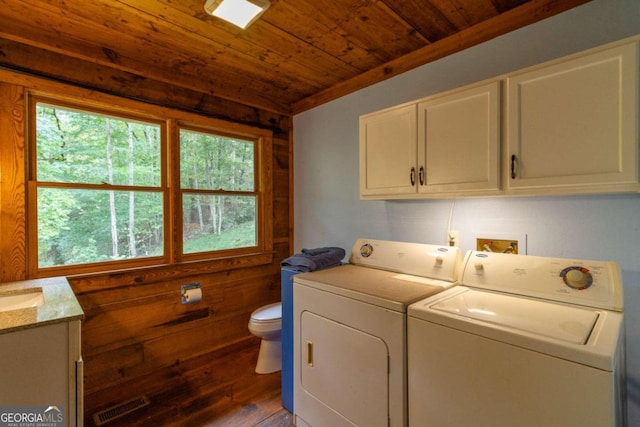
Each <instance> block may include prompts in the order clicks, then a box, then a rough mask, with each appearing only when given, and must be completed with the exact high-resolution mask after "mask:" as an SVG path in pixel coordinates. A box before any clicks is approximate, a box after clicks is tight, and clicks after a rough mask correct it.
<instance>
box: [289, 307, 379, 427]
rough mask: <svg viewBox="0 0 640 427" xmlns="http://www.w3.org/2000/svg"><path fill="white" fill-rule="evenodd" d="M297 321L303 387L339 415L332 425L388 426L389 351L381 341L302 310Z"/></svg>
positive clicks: (307, 392) (320, 402)
mask: <svg viewBox="0 0 640 427" xmlns="http://www.w3.org/2000/svg"><path fill="white" fill-rule="evenodd" d="M300 323H301V327H300V330H301V334H302V336H301V337H300V338H301V339H300V345H301V346H302V348H301V349H300V350H301V351H300V355H301V359H302V360H301V361H300V366H301V369H300V371H301V372H300V375H301V383H302V388H303V389H304V391H305V393H306V394H307V395H308V396H310V397H312V398H313V399H314V400H316V402H317V403H318V404H319V405H321V406H326V407H329V408H331V409H332V410H333V411H335V412H337V413H338V414H339V415H340V416H341V417H343V418H344V420H334V421H333V422H332V425H334V426H336V425H351V424H353V425H358V426H372V427H373V426H385V427H386V426H388V423H389V421H388V420H389V409H388V407H389V403H388V402H389V385H388V384H389V380H388V372H389V368H388V355H389V354H388V351H387V346H386V345H385V343H384V341H382V340H381V339H380V338H378V337H375V336H373V335H369V334H367V333H364V332H362V331H359V330H357V329H354V328H350V327H348V326H345V325H343V324H341V323H337V322H334V321H333V320H330V319H327V318H325V317H322V316H319V315H317V314H314V313H311V312H309V311H305V312H303V313H302V316H301V319H300ZM314 406H315V405H314ZM333 411H329V412H333ZM306 421H309V422H311V424H313V420H311V419H308V420H306Z"/></svg>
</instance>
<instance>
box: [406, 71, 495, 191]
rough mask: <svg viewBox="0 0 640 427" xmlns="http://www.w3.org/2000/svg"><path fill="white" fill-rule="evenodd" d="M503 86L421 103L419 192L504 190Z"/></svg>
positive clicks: (483, 87)
mask: <svg viewBox="0 0 640 427" xmlns="http://www.w3.org/2000/svg"><path fill="white" fill-rule="evenodd" d="M499 164H500V82H499V81H493V82H491V83H487V84H483V85H481V86H476V87H470V88H465V89H462V90H456V91H453V92H449V93H446V94H443V95H441V96H436V97H432V98H429V99H427V100H425V101H423V102H421V103H419V104H418V172H419V181H420V186H419V188H418V191H419V192H420V193H425V194H433V195H439V196H444V195H447V194H454V195H455V194H461V195H463V194H473V193H482V194H488V193H491V192H492V191H494V192H497V191H499V190H500V173H499Z"/></svg>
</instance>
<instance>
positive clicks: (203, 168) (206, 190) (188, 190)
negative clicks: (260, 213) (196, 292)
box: [180, 128, 258, 255]
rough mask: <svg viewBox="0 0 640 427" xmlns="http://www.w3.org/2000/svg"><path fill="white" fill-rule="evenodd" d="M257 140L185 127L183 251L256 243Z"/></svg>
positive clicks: (182, 155)
mask: <svg viewBox="0 0 640 427" xmlns="http://www.w3.org/2000/svg"><path fill="white" fill-rule="evenodd" d="M255 151H256V150H255V141H250V140H244V139H238V138H233V137H228V136H224V135H219V134H214V133H205V132H202V131H196V130H191V129H184V128H182V129H180V189H181V195H182V197H181V202H182V244H183V247H182V253H183V255H187V254H193V253H201V252H209V251H216V250H225V249H233V248H251V247H255V246H256V245H257V236H256V231H257V230H256V219H257V210H256V208H257V206H258V204H257V202H256V199H257V196H258V194H257V192H256V184H255V173H254V157H255V154H254V153H255Z"/></svg>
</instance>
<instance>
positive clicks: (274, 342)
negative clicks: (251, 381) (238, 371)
mask: <svg viewBox="0 0 640 427" xmlns="http://www.w3.org/2000/svg"><path fill="white" fill-rule="evenodd" d="M249 331H250V332H251V333H252V334H253V335H255V336H257V337H260V338H262V342H261V343H260V353H259V354H258V363H257V364H256V372H257V373H258V374H270V373H272V372H278V371H279V370H280V369H282V347H281V341H282V338H281V336H282V335H281V332H282V303H280V302H277V303H274V304H269V305H265V306H263V307H260V308H259V309H257V310H255V311H254V312H253V313H251V320H249Z"/></svg>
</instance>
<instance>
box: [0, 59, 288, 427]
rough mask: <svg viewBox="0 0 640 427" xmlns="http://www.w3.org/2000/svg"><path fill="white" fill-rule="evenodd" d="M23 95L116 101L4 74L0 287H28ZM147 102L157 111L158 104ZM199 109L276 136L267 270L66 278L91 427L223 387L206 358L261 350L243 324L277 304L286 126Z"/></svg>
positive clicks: (0, 95)
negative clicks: (105, 417)
mask: <svg viewBox="0 0 640 427" xmlns="http://www.w3.org/2000/svg"><path fill="white" fill-rule="evenodd" d="M27 90H38V91H44V92H53V93H58V94H63V93H64V94H70V95H73V96H83V97H86V98H88V99H92V98H100V99H101V100H102V101H104V100H105V99H107V98H109V97H112V95H106V94H104V93H100V92H95V91H91V90H86V89H83V88H79V87H77V86H74V85H68V84H63V83H58V82H53V81H50V80H45V79H41V78H38V77H34V76H30V75H26V74H22V73H15V72H11V71H6V70H0V184H1V186H0V233H1V235H2V238H1V239H0V281H2V282H6V281H13V280H23V279H28V278H29V277H27V269H26V257H27V254H26V206H25V203H26V202H25V194H26V182H25V158H26V155H27V153H26V152H25V131H24V129H25V126H24V94H25V92H26V91H27ZM111 93H113V91H111ZM125 95H126V94H125ZM141 95H144V93H142V94H141V93H138V94H137V97H138V98H139V97H140V96H141ZM150 98H151V97H150ZM179 99H180V97H175V96H174V97H173V98H172V105H171V107H177V108H183V109H184V110H189V111H194V105H186V103H185V104H182V105H181V104H180V102H179ZM185 99H189V97H185ZM151 101H153V102H154V104H156V106H157V104H158V99H151ZM200 101H201V102H200V103H199V104H198V108H199V109H200V111H199V113H201V114H202V115H207V116H212V117H216V118H226V119H228V120H230V121H233V122H235V123H242V124H248V125H252V126H258V127H262V128H270V129H272V130H273V135H274V139H273V158H272V170H273V189H274V192H273V201H272V202H273V207H274V208H273V236H272V237H273V242H274V253H273V256H272V261H271V262H270V263H267V264H262V265H259V266H250V267H242V266H238V265H234V264H233V263H229V264H227V265H226V266H225V265H224V264H223V266H222V267H218V268H216V269H215V271H208V270H206V269H202V268H193V267H191V268H188V269H187V268H180V267H176V268H175V269H171V271H167V270H163V271H162V272H161V273H159V274H155V273H154V272H151V273H149V272H147V273H144V272H143V273H140V272H139V271H130V272H123V273H120V274H111V275H110V274H102V275H93V276H84V277H72V278H70V283H71V284H72V287H73V289H74V291H75V292H76V294H77V296H78V299H79V301H80V304H81V305H82V308H83V309H84V312H85V316H86V317H85V320H84V322H83V325H82V352H83V358H84V361H85V373H84V387H85V396H84V398H85V425H87V426H88V425H93V422H92V420H91V417H92V415H93V414H94V413H95V412H97V411H99V410H102V409H105V408H107V407H109V406H111V405H114V404H117V403H120V402H122V401H124V400H127V399H129V398H134V397H137V396H139V395H143V394H144V395H147V396H148V397H149V398H150V399H151V400H154V399H163V398H166V397H167V396H168V395H171V394H172V393H186V394H189V390H190V389H193V390H202V387H201V386H196V384H195V383H196V382H198V383H202V382H206V381H209V379H210V380H211V381H212V382H215V380H214V379H215V378H220V377H224V375H223V374H224V372H216V369H220V370H225V369H228V367H225V366H220V367H219V368H216V366H217V365H216V364H215V363H213V364H212V362H211V360H212V358H215V357H216V354H221V353H224V352H228V351H233V349H234V348H239V347H238V346H240V347H246V345H255V346H257V345H259V340H257V339H256V338H254V337H252V336H251V334H250V333H249V331H248V329H247V323H248V320H249V316H250V314H251V312H252V311H253V310H254V309H256V308H257V307H259V306H261V305H264V304H267V303H271V302H275V301H279V299H280V269H279V264H280V261H281V260H282V259H283V258H286V257H287V256H289V255H290V252H291V242H292V224H291V222H292V221H291V215H290V211H291V204H292V203H291V166H290V165H291V141H290V131H291V129H290V123H291V118H290V117H288V116H279V115H277V114H274V113H270V112H266V111H256V110H255V109H251V108H248V107H244V106H241V105H235V104H233V103H229V102H228V101H223V100H221V101H220V102H219V103H217V102H216V100H215V99H213V98H212V99H207V100H200ZM128 102H129V101H128ZM130 102H136V103H139V101H130ZM189 102H190V103H191V102H193V100H190V101H189ZM191 282H199V283H200V284H201V287H202V293H203V299H202V301H200V302H198V303H195V304H190V305H183V304H181V301H180V286H181V285H183V284H186V283H191ZM0 363H1V362H0ZM199 365H202V366H207V369H204V370H203V371H202V372H201V375H200V376H199V377H198V378H195V377H194V376H193V375H185V366H189V372H198V369H197V368H198V366H199ZM211 366H213V368H210V367H211ZM216 396H217V397H216ZM222 397H224V396H222ZM218 398H221V396H219V393H212V394H210V395H209V396H197V395H195V396H191V400H192V402H191V403H189V404H191V405H193V402H199V403H198V404H200V405H213V404H215V402H216V399H218ZM174 409H175V408H174Z"/></svg>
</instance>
